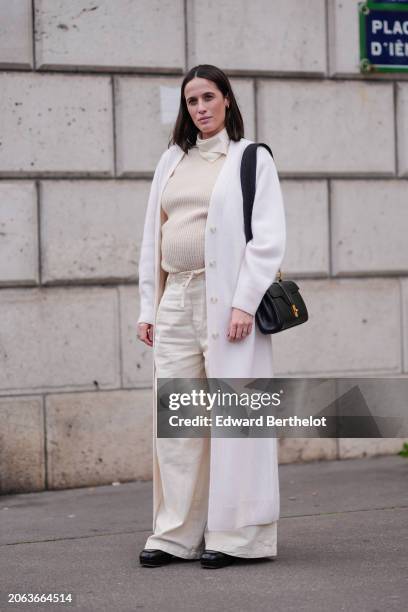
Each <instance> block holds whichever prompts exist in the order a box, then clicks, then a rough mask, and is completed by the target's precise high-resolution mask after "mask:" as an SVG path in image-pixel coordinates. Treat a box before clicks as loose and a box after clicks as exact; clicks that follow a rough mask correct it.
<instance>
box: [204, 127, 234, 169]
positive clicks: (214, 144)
mask: <svg viewBox="0 0 408 612" xmlns="http://www.w3.org/2000/svg"><path fill="white" fill-rule="evenodd" d="M229 142H230V137H229V136H228V132H227V129H226V128H225V127H224V128H223V129H222V130H220V131H219V132H217V133H216V134H214V136H211V137H210V138H200V135H199V134H197V140H196V146H197V147H198V152H199V153H200V155H201V157H203V158H204V159H206V160H208V161H210V162H211V161H215V160H216V159H218V158H219V157H221V155H226V154H227V152H228V145H229Z"/></svg>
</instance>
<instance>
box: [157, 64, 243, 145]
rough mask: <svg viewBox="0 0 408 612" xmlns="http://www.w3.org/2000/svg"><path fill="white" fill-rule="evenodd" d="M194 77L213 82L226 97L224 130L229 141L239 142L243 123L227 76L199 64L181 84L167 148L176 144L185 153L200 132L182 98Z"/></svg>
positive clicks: (212, 67)
mask: <svg viewBox="0 0 408 612" xmlns="http://www.w3.org/2000/svg"><path fill="white" fill-rule="evenodd" d="M195 77H201V78H202V79H207V80H208V81H213V82H214V83H215V85H216V86H217V87H218V89H219V90H220V91H221V93H222V94H223V96H224V97H225V96H227V95H228V99H229V101H230V104H229V108H228V109H227V110H226V114H225V128H226V130H227V132H228V136H229V137H230V139H231V140H241V138H243V137H244V122H243V119H242V115H241V112H240V110H239V108H238V104H237V101H236V99H235V96H234V93H233V91H232V87H231V83H230V82H229V80H228V77H227V75H226V74H225V73H224V72H223V71H222V70H220V68H217V66H212V65H211V64H199V65H198V66H194V68H191V70H189V71H188V72H187V74H186V75H185V77H184V79H183V82H182V84H181V92H180V107H179V112H178V115H177V119H176V123H175V125H174V130H173V135H172V137H171V139H170V142H169V145H168V146H169V147H170V145H172V144H178V145H179V146H180V147H181V148H182V149H183V151H184V152H185V153H187V152H188V150H189V149H191V147H193V146H194V145H195V143H196V138H197V134H198V132H199V131H200V130H199V129H198V128H197V127H196V125H194V122H193V120H192V119H191V117H190V113H189V112H188V109H187V103H186V99H185V96H184V89H185V87H186V85H187V83H188V82H189V81H191V80H192V79H194V78H195Z"/></svg>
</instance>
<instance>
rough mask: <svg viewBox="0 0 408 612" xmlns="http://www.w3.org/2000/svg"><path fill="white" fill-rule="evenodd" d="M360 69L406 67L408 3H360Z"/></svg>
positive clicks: (407, 64)
mask: <svg viewBox="0 0 408 612" xmlns="http://www.w3.org/2000/svg"><path fill="white" fill-rule="evenodd" d="M358 11H359V16H360V17H359V18H360V68H361V70H362V71H363V72H405V71H407V70H408V2H406V1H404V2H401V1H400V0H394V1H391V2H378V1H375V0H371V1H370V2H360V3H359V5H358Z"/></svg>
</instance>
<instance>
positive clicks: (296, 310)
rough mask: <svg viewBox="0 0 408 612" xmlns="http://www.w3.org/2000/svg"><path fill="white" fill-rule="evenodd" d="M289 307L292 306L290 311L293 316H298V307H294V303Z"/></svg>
mask: <svg viewBox="0 0 408 612" xmlns="http://www.w3.org/2000/svg"><path fill="white" fill-rule="evenodd" d="M291 308H292V312H293V314H294V316H295V317H298V316H299V310H298V308H297V307H296V305H295V304H292V306H291Z"/></svg>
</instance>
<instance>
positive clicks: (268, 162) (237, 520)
mask: <svg viewBox="0 0 408 612" xmlns="http://www.w3.org/2000/svg"><path fill="white" fill-rule="evenodd" d="M251 142H253V141H251V140H248V139H246V138H242V139H241V140H240V141H238V142H236V141H233V140H231V141H230V144H229V148H228V153H227V155H226V159H225V162H224V165H223V166H222V168H221V171H220V173H219V175H218V177H217V181H216V183H215V186H214V189H213V192H212V195H211V199H210V204H209V209H208V217H207V222H206V230H205V269H206V274H205V278H206V298H207V328H208V371H207V376H208V378H271V377H272V376H273V368H272V336H270V335H263V334H261V332H260V331H259V330H258V328H257V326H256V324H255V322H254V325H253V329H252V332H251V333H250V334H249V335H248V336H247V337H246V338H245V339H244V340H240V341H235V342H229V341H228V339H227V331H228V325H229V321H230V316H231V308H232V307H236V308H240V309H242V310H245V311H246V312H248V313H250V314H255V312H256V310H257V307H258V305H259V303H260V301H261V299H262V296H263V295H264V293H265V291H266V290H267V288H268V287H269V285H270V284H271V283H272V282H273V281H274V280H275V276H276V273H277V272H278V269H279V267H280V264H281V262H282V259H283V255H284V250H285V245H286V224H285V213H284V206H283V200H282V193H281V189H280V184H279V178H278V174H277V170H276V166H275V163H274V161H273V159H272V157H271V156H270V154H269V153H268V152H267V151H266V150H265V149H264V148H263V147H259V148H258V150H257V159H258V161H257V177H256V196H255V201H254V208H253V214H252V233H253V238H252V240H251V241H250V242H248V244H246V239H245V233H244V218H243V209H242V192H241V184H240V164H241V158H242V154H243V151H244V149H245V147H246V146H247V145H248V144H250V143H251ZM183 155H184V152H183V150H182V149H181V148H180V147H179V146H178V145H172V146H171V147H170V148H169V149H167V150H166V151H165V152H164V153H163V155H162V156H161V158H160V160H159V163H158V165H157V168H156V170H155V173H154V177H153V182H152V186H151V190H150V195H149V201H148V206H147V212H146V218H145V224H144V233H143V240H142V246H141V253H140V260H139V293H140V315H139V318H138V322H145V323H152V324H154V323H155V318H156V312H157V307H158V304H159V303H160V300H161V297H162V295H163V291H164V283H165V279H166V276H167V273H166V272H165V271H163V269H162V268H161V265H160V262H161V225H162V223H163V221H164V213H163V210H162V208H161V196H162V193H163V190H164V187H165V185H166V182H167V180H168V179H169V177H170V176H171V174H172V173H173V171H174V169H175V168H176V166H177V164H178V163H179V161H180V160H181V158H182V157H183ZM211 297H217V298H218V299H217V301H216V302H215V301H214V300H213V301H210V298H211ZM153 343H154V340H153ZM153 350H154V346H153ZM153 381H154V387H153V389H154V393H153V398H154V399H153V415H154V416H153V419H154V428H153V530H154V528H155V523H156V516H157V512H158V508H159V504H160V499H161V495H162V484H161V478H160V470H159V465H158V462H157V455H156V416H157V415H156V391H157V378H156V371H155V365H154V359H153ZM254 416H256V413H255V414H254ZM279 513H280V499H279V481H278V460H277V440H276V438H245V439H242V438H212V439H211V461H210V486H209V506H208V529H209V530H213V531H217V530H229V529H235V528H238V527H242V526H245V525H260V524H265V523H271V522H273V521H276V520H278V518H279Z"/></svg>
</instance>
